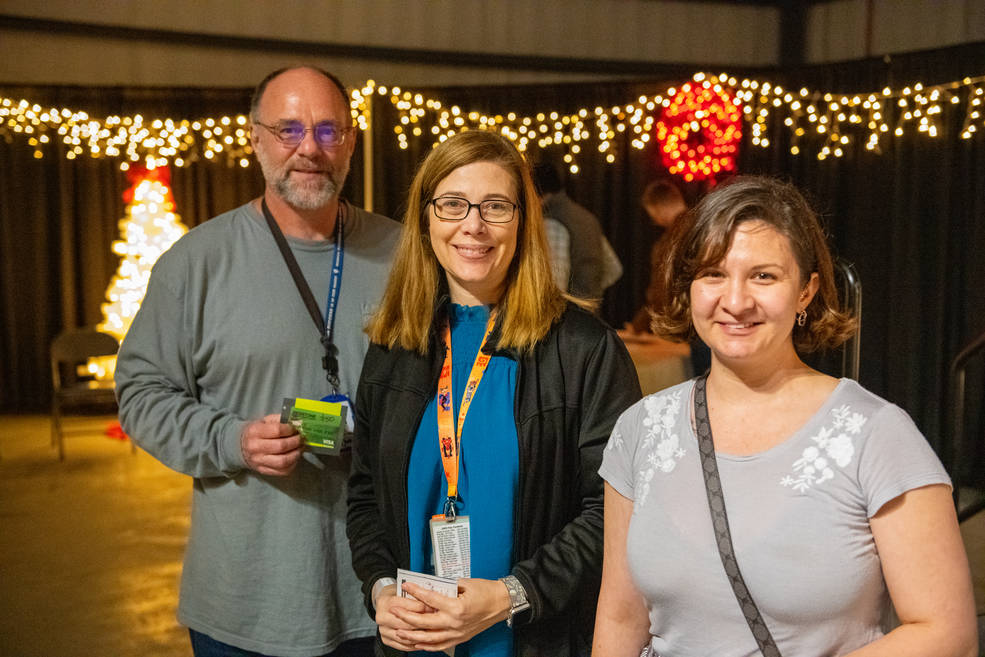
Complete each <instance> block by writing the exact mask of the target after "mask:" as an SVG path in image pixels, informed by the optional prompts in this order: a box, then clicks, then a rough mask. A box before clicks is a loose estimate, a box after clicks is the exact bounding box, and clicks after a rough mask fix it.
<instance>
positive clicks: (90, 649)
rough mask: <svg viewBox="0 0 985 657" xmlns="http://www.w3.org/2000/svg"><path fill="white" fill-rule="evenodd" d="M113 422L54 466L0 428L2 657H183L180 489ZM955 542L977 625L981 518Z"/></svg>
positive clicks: (41, 437)
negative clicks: (966, 567) (961, 546)
mask: <svg viewBox="0 0 985 657" xmlns="http://www.w3.org/2000/svg"><path fill="white" fill-rule="evenodd" d="M112 420H113V418H112V417H93V418H80V419H72V420H70V421H69V422H70V424H69V426H70V427H72V428H74V429H82V430H83V431H82V432H81V433H73V434H70V435H69V436H68V437H67V440H66V447H65V451H66V457H65V460H64V461H63V462H59V461H58V459H57V456H56V452H55V451H54V449H53V448H51V447H50V445H49V440H50V433H49V431H50V429H49V421H48V417H47V416H0V655H2V656H3V657H90V656H91V657H138V656H140V657H144V656H147V657H189V656H190V655H191V650H190V648H189V646H188V635H187V632H186V630H185V629H184V628H182V627H181V626H179V625H178V624H177V622H176V620H175V607H176V605H177V598H178V578H179V575H180V572H181V558H182V554H183V552H184V545H185V539H186V536H187V533H188V511H189V504H190V499H191V482H190V480H189V479H188V478H187V477H185V476H183V475H180V474H177V473H175V472H172V471H171V470H168V469H167V468H165V467H164V466H162V465H160V464H159V463H158V462H157V461H155V460H154V459H153V458H152V457H150V456H148V455H147V454H146V453H144V452H142V451H140V450H138V451H137V452H136V453H131V450H130V445H129V443H126V442H120V441H117V440H113V439H110V438H107V437H106V436H105V435H103V430H104V429H105V427H106V426H107V425H108V424H109V423H110V422H111V421H112ZM962 533H963V534H964V536H965V545H966V546H967V547H968V552H969V557H970V559H971V564H972V575H973V577H974V579H975V594H976V600H977V604H978V613H979V615H981V614H985V513H980V514H978V516H976V517H975V518H973V519H971V520H970V521H968V522H966V523H965V524H964V525H963V526H962ZM980 624H981V623H980Z"/></svg>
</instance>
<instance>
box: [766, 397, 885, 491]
mask: <svg viewBox="0 0 985 657" xmlns="http://www.w3.org/2000/svg"><path fill="white" fill-rule="evenodd" d="M831 415H832V416H833V418H834V419H832V420H831V424H830V426H822V427H821V429H820V430H819V431H818V432H817V434H816V435H814V436H811V440H812V441H814V443H816V445H811V446H810V447H807V448H805V449H804V451H803V452H802V453H801V455H800V458H799V459H797V460H796V461H794V462H793V470H794V474H795V476H790V475H787V476H785V477H783V478H782V479H780V485H781V486H787V487H788V488H789V487H793V489H794V490H796V491H798V492H801V493H803V492H804V491H806V490H807V489H809V488H811V487H812V486H816V485H818V484H823V483H824V482H826V481H828V480H829V479H832V478H834V476H835V473H834V469H833V468H832V463H831V461H834V464H835V465H837V466H838V467H839V468H844V467H845V466H847V465H848V464H849V463H851V462H852V457H854V456H855V445H854V444H853V443H852V438H851V436H853V435H857V434H858V433H859V432H860V431H862V426H863V425H864V424H865V422H866V420H867V419H868V418H867V417H865V416H864V415H862V414H861V413H853V412H852V410H851V409H850V408H849V407H848V404H843V405H841V406H839V407H838V408H833V409H831Z"/></svg>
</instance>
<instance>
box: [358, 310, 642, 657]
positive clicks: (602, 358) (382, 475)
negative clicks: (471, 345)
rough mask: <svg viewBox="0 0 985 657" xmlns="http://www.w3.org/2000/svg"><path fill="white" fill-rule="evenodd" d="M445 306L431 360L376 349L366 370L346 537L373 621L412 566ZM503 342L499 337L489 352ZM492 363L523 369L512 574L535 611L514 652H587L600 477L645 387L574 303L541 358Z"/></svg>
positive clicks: (523, 623) (598, 553)
mask: <svg viewBox="0 0 985 657" xmlns="http://www.w3.org/2000/svg"><path fill="white" fill-rule="evenodd" d="M444 308H445V306H444V304H439V312H438V314H437V316H436V320H435V323H434V327H435V328H434V329H433V330H432V340H431V348H430V351H429V353H428V354H427V355H426V356H422V355H420V354H418V353H415V352H409V351H406V350H404V349H401V348H394V349H387V348H385V347H381V346H380V345H370V348H369V351H368V353H367V354H366V360H365V362H364V364H363V371H362V376H361V378H360V382H359V389H358V391H357V397H356V399H357V400H358V402H357V404H356V434H355V435H356V437H355V440H354V441H353V449H352V454H353V458H352V473H351V477H350V479H349V499H348V516H347V532H346V533H347V534H348V537H349V546H350V547H351V549H352V564H353V567H354V568H355V571H356V575H357V576H358V577H359V578H360V579H361V580H362V582H363V593H364V595H365V601H366V607H367V609H368V610H369V613H370V614H371V615H372V614H373V613H374V610H373V606H372V600H371V590H372V587H373V583H374V582H376V580H377V579H379V578H381V577H394V576H395V571H396V569H397V568H398V567H400V568H407V567H408V566H409V561H410V557H409V553H410V547H409V546H410V539H409V537H408V527H407V467H408V461H409V459H410V451H411V446H412V443H413V440H414V436H415V434H416V433H417V427H418V425H419V424H420V420H421V417H422V416H423V414H424V410H425V407H426V406H427V404H428V402H429V401H430V400H431V398H432V397H433V396H434V395H435V393H436V390H437V385H438V376H439V374H440V370H441V366H442V361H443V358H444V345H443V343H441V337H440V335H441V333H440V331H438V330H437V327H440V326H441V325H442V322H443V321H444V312H445V311H444ZM498 333H499V331H498V327H497V328H494V330H493V334H492V335H491V337H490V340H489V344H496V342H497V340H496V338H497V336H498ZM484 349H485V350H489V348H488V347H484ZM491 353H494V354H496V355H501V356H506V357H509V358H512V359H514V360H516V361H517V363H518V366H517V372H518V374H517V378H518V380H517V388H516V400H515V403H514V416H515V418H516V426H517V435H518V440H519V455H520V471H519V483H518V491H517V496H516V510H515V514H514V515H515V519H516V520H515V522H516V526H515V539H514V545H513V564H514V565H513V570H512V574H513V575H515V576H516V577H517V578H518V579H519V580H520V582H521V583H522V584H523V587H524V588H525V589H526V592H527V597H528V599H529V601H530V610H529V611H528V612H524V613H522V614H519V615H518V616H517V618H516V619H515V620H514V628H515V631H516V634H515V641H514V645H515V653H516V654H517V655H558V656H561V655H565V656H566V655H575V654H579V653H582V654H588V645H589V644H590V637H591V633H592V629H593V627H594V613H595V605H596V601H597V598H598V590H599V583H600V580H601V570H602V490H603V489H602V479H601V478H600V477H599V475H598V468H599V465H600V464H601V460H602V450H603V449H604V448H605V444H606V441H607V440H608V437H609V433H610V432H611V430H612V427H613V426H614V425H615V422H616V419H617V418H618V417H619V415H620V414H621V413H622V412H623V411H624V410H625V409H626V408H628V407H629V406H630V405H632V404H633V403H635V402H636V401H638V400H639V399H640V386H639V379H638V378H637V374H636V370H635V368H634V366H633V363H632V361H631V360H630V358H629V354H628V353H627V351H626V348H625V346H624V345H623V343H622V341H621V340H620V339H619V337H618V336H617V335H616V333H615V332H614V331H613V330H612V329H610V328H609V327H607V326H605V324H603V323H602V322H601V321H599V320H598V319H596V318H595V317H594V316H592V315H591V314H589V313H588V312H586V311H584V310H581V309H579V308H577V307H576V306H574V305H572V304H569V306H568V308H567V310H566V311H565V313H564V314H563V316H562V317H561V319H560V321H559V322H557V323H555V325H554V326H553V327H552V328H551V330H550V332H549V333H548V334H547V335H546V336H545V337H544V339H543V340H541V341H540V342H539V343H537V345H536V346H535V347H534V349H533V350H532V352H527V353H522V354H521V353H517V352H516V351H513V350H498V349H492V350H491ZM489 466H490V467H495V464H492V463H490V464H489ZM379 647H380V646H378V648H379ZM385 653H386V654H398V653H397V652H396V651H393V650H391V649H389V648H386V650H385Z"/></svg>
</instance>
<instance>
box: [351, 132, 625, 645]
mask: <svg viewBox="0 0 985 657" xmlns="http://www.w3.org/2000/svg"><path fill="white" fill-rule="evenodd" d="M406 207H407V210H406V215H405V218H404V232H403V236H402V238H401V242H400V245H399V247H398V249H397V257H396V260H395V263H394V268H393V273H392V274H391V276H390V280H389V282H388V284H387V289H386V292H385V293H384V297H383V302H382V304H381V307H380V309H379V311H378V312H377V313H376V314H375V315H374V316H373V319H372V320H371V321H370V323H369V327H368V332H369V336H370V341H371V346H370V348H369V352H368V353H367V354H366V361H365V364H364V365H363V373H362V379H361V381H360V384H359V404H358V406H357V407H356V438H355V440H354V441H353V467H352V475H351V478H350V480H349V515H348V535H349V544H350V546H351V548H352V561H353V566H354V567H355V569H356V573H357V574H358V576H359V578H360V579H362V581H363V591H364V594H365V597H366V606H367V609H368V610H369V611H370V613H372V614H374V615H375V619H376V622H377V624H378V625H379V630H380V635H381V639H382V643H383V644H384V646H385V647H386V652H387V653H388V654H392V652H394V651H425V650H426V651H441V650H443V651H446V652H448V653H449V654H452V652H453V648H454V653H455V654H458V655H484V656H489V657H492V656H508V655H521V654H522V655H530V654H536V655H547V656H551V655H557V656H562V655H564V656H567V655H585V654H587V652H588V646H589V642H590V638H589V634H590V633H591V629H592V624H593V623H592V613H594V608H595V601H596V597H597V594H598V588H597V587H598V582H599V577H600V575H601V572H600V567H601V556H602V554H601V547H602V534H601V527H602V524H601V523H602V506H601V505H602V482H601V479H599V477H598V472H597V471H598V464H599V463H600V459H601V453H602V448H603V446H604V443H605V440H606V436H607V435H608V433H609V432H610V431H611V428H612V426H613V423H614V422H615V419H616V417H618V415H619V414H620V413H621V412H622V410H624V409H625V408H627V407H628V406H629V405H630V404H632V403H633V402H634V401H636V400H637V399H639V397H640V391H639V384H638V382H637V378H636V374H635V371H634V369H633V364H632V362H631V361H630V359H629V355H628V354H627V353H626V349H625V347H624V345H623V344H622V341H620V340H619V338H618V337H617V336H616V334H615V332H614V331H612V330H611V329H610V328H608V327H607V326H605V325H604V324H603V323H602V322H601V321H600V320H598V319H597V318H596V317H595V316H594V315H592V314H591V312H590V311H589V310H588V307H589V304H587V303H585V302H583V301H579V300H577V299H574V298H572V297H569V296H567V295H564V294H562V293H561V291H560V290H559V289H558V287H557V285H555V283H554V281H553V279H552V275H551V270H550V263H549V258H548V255H547V246H546V240H545V238H544V227H543V222H542V221H541V216H540V204H539V202H538V199H537V196H536V192H535V191H534V188H533V183H532V181H531V179H530V174H529V171H528V168H527V164H526V162H525V161H524V160H523V157H522V156H521V154H520V153H519V151H517V149H516V147H515V146H514V145H513V144H512V143H511V142H510V141H508V140H507V139H506V138H504V137H502V136H500V135H497V134H494V133H491V132H481V131H469V132H463V133H460V134H458V135H455V136H453V137H451V138H449V139H448V140H446V141H444V142H442V143H441V144H439V145H438V146H437V147H436V148H435V149H434V150H432V151H431V153H430V154H429V155H428V156H427V158H426V159H425V160H424V162H423V164H422V165H421V166H420V168H419V169H418V171H417V174H416V176H415V178H414V181H413V183H412V185H411V189H410V194H409V198H408V201H407V206H406ZM435 516H438V517H437V518H434V517H435ZM465 517H467V519H466V518H465ZM450 520H454V522H449V521H450ZM466 530H467V532H468V535H467V536H463V535H462V533H460V531H461V532H465V531H466ZM449 531H450V532H451V534H450V535H449V533H448V532H449ZM432 535H440V538H439V539H438V540H437V541H434V540H432ZM435 545H437V546H438V547H437V548H435ZM449 546H452V547H454V548H455V550H450V548H449ZM456 550H457V552H458V554H459V555H463V554H464V555H466V558H464V559H463V560H462V561H461V562H459V563H457V564H455V563H452V564H449V563H448V560H447V558H446V557H447V553H448V552H454V551H456ZM398 568H402V569H409V570H411V571H415V572H423V573H434V574H437V575H440V576H442V577H447V578H452V579H451V585H452V587H453V588H452V591H453V592H454V591H455V590H457V596H455V595H454V594H453V595H452V596H447V597H446V596H443V595H441V594H438V593H435V592H433V591H429V590H425V589H423V588H421V587H418V586H413V585H412V584H407V585H405V586H403V587H402V588H403V591H404V592H405V593H409V594H410V595H411V596H413V597H412V598H408V597H397V594H396V587H395V585H394V578H395V577H396V576H397V572H396V571H397V569H398ZM456 646H457V648H456Z"/></svg>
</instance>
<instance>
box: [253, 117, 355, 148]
mask: <svg viewBox="0 0 985 657" xmlns="http://www.w3.org/2000/svg"><path fill="white" fill-rule="evenodd" d="M254 123H256V124H257V125H258V126H262V127H264V128H266V129H267V130H269V131H270V134H272V135H273V136H274V138H276V139H277V141H279V142H280V143H282V144H284V145H285V146H291V147H294V146H297V145H298V144H300V143H301V142H302V141H304V136H305V135H306V134H308V133H309V132H310V133H311V134H312V135H313V136H314V138H315V143H317V144H318V145H319V146H321V147H322V148H334V147H336V146H341V145H342V144H343V143H345V138H346V135H348V134H349V133H350V132H352V130H353V128H351V127H350V128H343V127H340V126H339V125H338V124H336V123H332V122H325V123H319V124H318V125H315V126H313V127H311V128H306V127H305V126H304V124H303V123H301V122H300V121H278V122H277V123H275V124H274V125H267V124H266V123H260V122H259V121H254Z"/></svg>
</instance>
